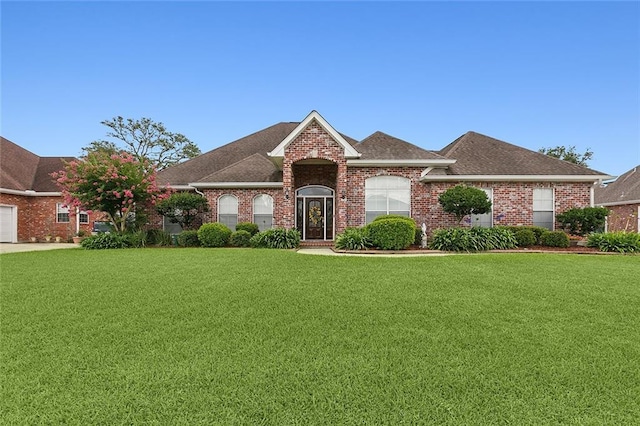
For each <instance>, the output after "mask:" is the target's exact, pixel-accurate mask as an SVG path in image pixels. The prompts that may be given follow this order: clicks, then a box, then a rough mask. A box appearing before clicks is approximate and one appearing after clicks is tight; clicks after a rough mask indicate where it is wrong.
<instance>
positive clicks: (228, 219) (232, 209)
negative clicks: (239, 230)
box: [218, 195, 238, 231]
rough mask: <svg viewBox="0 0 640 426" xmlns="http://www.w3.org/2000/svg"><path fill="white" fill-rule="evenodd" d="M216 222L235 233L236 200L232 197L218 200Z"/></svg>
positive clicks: (227, 196) (236, 218) (236, 217)
mask: <svg viewBox="0 0 640 426" xmlns="http://www.w3.org/2000/svg"><path fill="white" fill-rule="evenodd" d="M218 222H220V223H224V224H225V225H227V227H228V228H229V229H231V230H232V231H235V229H236V225H237V224H238V199H237V198H236V197H234V196H233V195H223V196H222V197H220V198H218Z"/></svg>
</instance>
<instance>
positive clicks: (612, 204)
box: [595, 200, 640, 207]
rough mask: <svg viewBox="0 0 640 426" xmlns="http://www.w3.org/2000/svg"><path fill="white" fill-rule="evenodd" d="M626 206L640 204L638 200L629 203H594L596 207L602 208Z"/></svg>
mask: <svg viewBox="0 0 640 426" xmlns="http://www.w3.org/2000/svg"><path fill="white" fill-rule="evenodd" d="M627 204H640V200H629V201H610V202H607V203H595V205H596V206H602V207H609V206H611V207H613V206H624V205H627Z"/></svg>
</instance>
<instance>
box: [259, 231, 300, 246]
mask: <svg viewBox="0 0 640 426" xmlns="http://www.w3.org/2000/svg"><path fill="white" fill-rule="evenodd" d="M299 245H300V232H298V230H297V229H284V228H273V229H267V230H266V231H262V232H258V233H257V234H256V235H254V236H253V237H251V246H252V247H258V248H276V249H293V248H296V247H298V246H299Z"/></svg>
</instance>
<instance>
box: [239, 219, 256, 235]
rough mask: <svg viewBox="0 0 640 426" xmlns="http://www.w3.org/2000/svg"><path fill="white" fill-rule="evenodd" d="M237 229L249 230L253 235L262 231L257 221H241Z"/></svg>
mask: <svg viewBox="0 0 640 426" xmlns="http://www.w3.org/2000/svg"><path fill="white" fill-rule="evenodd" d="M236 231H247V232H248V233H249V234H250V235H251V236H252V237H253V236H254V235H256V234H257V233H258V232H260V228H258V225H256V224H255V223H251V222H240V223H238V224H237V225H236Z"/></svg>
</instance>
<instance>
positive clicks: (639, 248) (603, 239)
mask: <svg viewBox="0 0 640 426" xmlns="http://www.w3.org/2000/svg"><path fill="white" fill-rule="evenodd" d="M587 247H597V248H598V249H599V250H600V251H606V252H613V251H615V252H618V253H640V234H636V233H631V232H622V231H620V232H600V233H595V234H591V235H589V237H588V238H587Z"/></svg>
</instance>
